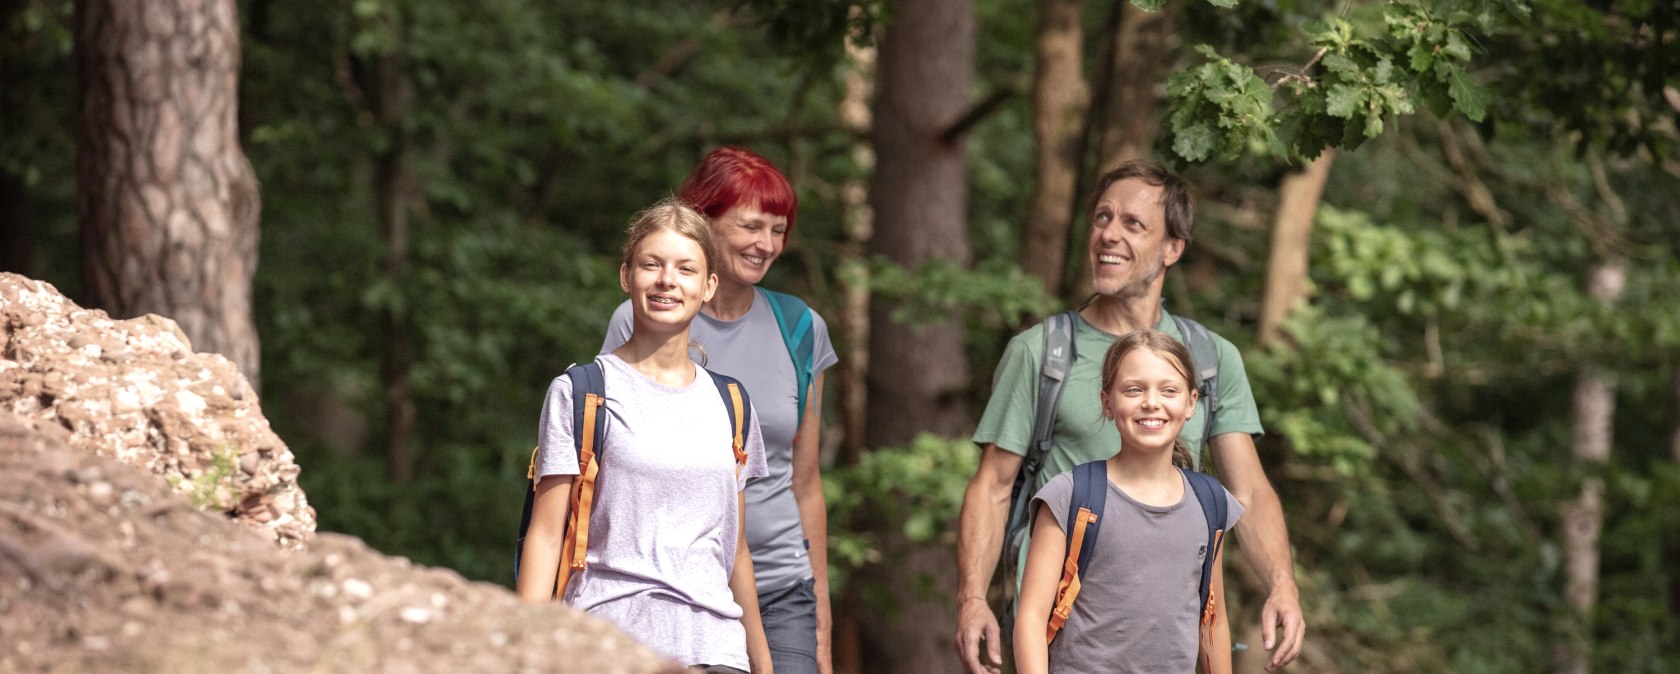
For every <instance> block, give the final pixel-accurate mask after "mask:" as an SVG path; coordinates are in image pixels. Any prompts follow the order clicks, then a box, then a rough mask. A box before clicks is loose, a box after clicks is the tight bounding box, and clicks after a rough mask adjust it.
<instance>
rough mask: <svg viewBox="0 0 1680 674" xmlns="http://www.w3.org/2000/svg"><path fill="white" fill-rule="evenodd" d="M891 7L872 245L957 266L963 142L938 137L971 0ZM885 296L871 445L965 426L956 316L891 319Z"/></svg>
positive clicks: (874, 337)
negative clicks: (916, 320) (907, 321)
mask: <svg viewBox="0 0 1680 674" xmlns="http://www.w3.org/2000/svg"><path fill="white" fill-rule="evenodd" d="M891 17H892V23H891V24H890V25H888V26H887V28H886V29H885V32H884V35H883V36H882V38H881V42H880V65H879V70H878V71H877V80H876V86H877V90H876V99H875V113H874V122H875V125H874V131H875V134H874V139H873V140H874V145H875V158H876V165H875V174H874V177H873V179H872V181H871V183H870V194H869V196H870V199H869V201H870V207H871V209H872V210H873V211H874V215H875V224H874V233H873V236H872V238H871V239H870V242H869V250H870V252H872V253H875V254H878V255H882V256H884V257H886V258H887V259H889V260H891V261H893V262H896V263H898V264H901V265H904V266H905V267H909V268H914V267H916V266H918V265H920V264H921V263H922V262H924V261H927V260H933V259H944V260H950V261H952V262H955V263H957V264H960V265H965V266H966V265H967V264H968V263H969V262H970V250H969V243H968V229H967V222H968V219H967V211H968V171H967V168H968V167H967V150H966V144H965V142H964V141H963V140H962V139H960V138H959V139H956V140H955V141H953V142H946V141H944V140H942V138H941V136H942V135H943V134H944V132H945V130H946V129H947V128H948V127H949V126H950V125H951V124H952V123H953V122H955V121H957V120H958V119H959V118H960V117H961V116H962V115H963V112H964V110H965V108H966V106H967V103H968V94H969V88H970V85H971V83H972V80H973V74H974V27H975V19H974V8H973V6H972V4H971V2H970V1H969V0H923V1H917V2H902V3H895V4H894V5H893V11H892V14H891ZM891 304H892V303H888V302H876V303H875V306H874V307H872V308H871V311H870V324H871V326H872V330H871V334H870V339H869V347H870V348H869V355H870V370H869V419H870V427H869V436H868V445H869V446H870V447H882V446H886V445H893V444H902V443H904V442H906V441H908V440H910V439H911V438H912V437H914V436H915V435H916V433H918V432H921V431H924V430H926V431H929V432H933V433H941V434H946V435H957V434H960V433H962V432H964V431H965V430H967V426H968V423H969V418H968V408H967V405H966V404H965V402H964V396H963V395H962V393H963V392H964V391H965V390H966V388H967V386H968V362H967V357H966V355H965V353H964V347H963V334H962V326H961V325H960V324H959V323H958V322H957V321H955V320H951V319H949V318H932V320H929V321H927V322H925V323H922V324H920V325H914V326H912V325H905V324H902V323H899V322H898V321H896V320H893V319H892V318H891V315H892V309H893V307H892V306H890V305H891ZM921 318H929V317H921Z"/></svg>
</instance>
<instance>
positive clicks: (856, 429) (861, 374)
mask: <svg viewBox="0 0 1680 674" xmlns="http://www.w3.org/2000/svg"><path fill="white" fill-rule="evenodd" d="M846 58H847V60H848V61H850V62H851V66H852V67H851V68H850V69H849V70H847V71H846V75H845V86H846V95H845V98H844V99H843V100H842V101H841V103H840V120H841V123H843V124H845V125H846V127H847V128H849V129H851V130H853V131H856V132H858V135H857V137H859V138H865V137H868V135H869V128H870V127H871V126H872V125H873V120H872V119H871V118H870V113H869V98H870V94H871V93H872V92H873V91H874V89H875V85H874V82H875V48H874V47H863V46H858V45H857V44H855V43H853V42H852V41H851V40H847V41H846ZM852 155H853V157H854V159H855V160H856V161H857V163H858V167H859V168H861V169H863V170H864V171H869V170H870V169H872V168H873V167H874V166H875V153H874V150H873V149H871V148H870V147H869V145H868V144H866V143H856V144H854V145H853V147H852ZM840 212H841V218H842V221H843V222H844V223H845V231H846V243H845V257H844V258H843V259H842V260H841V262H840V265H841V266H842V268H843V269H845V270H846V273H842V274H840V275H839V276H840V284H841V292H842V294H843V295H844V297H845V300H844V301H845V304H844V310H843V313H842V314H841V317H840V338H839V339H838V340H837V343H838V344H839V347H840V349H841V350H842V353H841V356H840V364H839V366H838V367H837V369H838V370H839V377H840V383H839V387H838V390H839V393H840V427H841V437H840V456H839V458H838V461H837V463H839V465H842V466H850V465H853V464H855V463H857V461H858V459H860V458H862V456H863V451H864V441H865V437H864V436H865V435H866V434H867V433H868V429H869V380H868V376H869V349H868V345H869V305H870V302H869V259H868V256H867V255H866V254H865V251H866V250H867V248H868V246H869V240H870V238H871V237H872V236H873V231H874V223H873V221H874V214H873V213H871V212H870V210H869V187H868V186H867V185H866V184H864V183H863V182H862V181H860V180H850V179H848V180H846V181H845V182H844V183H842V184H841V185H840ZM854 280H855V282H854ZM831 559H832V557H831ZM831 601H832V602H833V609H834V610H833V613H834V623H833V635H832V637H831V640H830V644H831V647H832V649H833V658H834V662H833V664H834V671H836V672H840V673H841V674H860V673H861V672H863V671H865V668H864V666H863V633H862V630H861V627H862V624H863V621H864V620H865V619H866V618H865V616H864V615H862V614H863V607H862V606H861V601H860V599H859V593H858V591H857V588H856V587H855V586H854V585H848V586H846V590H845V591H843V592H842V593H840V594H838V595H836V596H834V597H832V598H831Z"/></svg>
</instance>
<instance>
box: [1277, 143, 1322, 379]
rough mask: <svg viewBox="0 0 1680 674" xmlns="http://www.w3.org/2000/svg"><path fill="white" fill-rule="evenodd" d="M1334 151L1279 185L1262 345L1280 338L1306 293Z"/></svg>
mask: <svg viewBox="0 0 1680 674" xmlns="http://www.w3.org/2000/svg"><path fill="white" fill-rule="evenodd" d="M1335 160H1336V151H1335V150H1325V151H1324V153H1323V154H1320V155H1319V156H1318V158H1317V159H1314V160H1312V161H1311V162H1308V163H1307V165H1306V166H1304V167H1302V169H1301V171H1300V172H1298V173H1291V174H1289V175H1288V176H1285V177H1284V179H1283V185H1282V186H1280V187H1279V188H1278V207H1277V215H1276V217H1274V218H1273V220H1272V245H1271V247H1270V248H1269V249H1268V253H1267V255H1268V257H1269V258H1270V259H1268V260H1267V262H1266V291H1265V297H1264V299H1263V300H1262V301H1261V303H1260V345H1261V346H1270V345H1272V344H1273V343H1275V342H1276V340H1277V334H1278V327H1279V326H1280V325H1282V324H1283V319H1284V317H1286V316H1288V315H1289V311H1290V310H1291V309H1293V308H1294V307H1295V303H1296V302H1299V301H1301V300H1302V299H1305V298H1306V295H1307V258H1308V254H1309V253H1310V252H1311V249H1312V245H1311V244H1312V226H1313V217H1314V215H1315V214H1317V213H1318V200H1319V197H1321V196H1323V194H1324V182H1325V181H1326V180H1328V179H1329V177H1330V164H1331V162H1333V161H1335Z"/></svg>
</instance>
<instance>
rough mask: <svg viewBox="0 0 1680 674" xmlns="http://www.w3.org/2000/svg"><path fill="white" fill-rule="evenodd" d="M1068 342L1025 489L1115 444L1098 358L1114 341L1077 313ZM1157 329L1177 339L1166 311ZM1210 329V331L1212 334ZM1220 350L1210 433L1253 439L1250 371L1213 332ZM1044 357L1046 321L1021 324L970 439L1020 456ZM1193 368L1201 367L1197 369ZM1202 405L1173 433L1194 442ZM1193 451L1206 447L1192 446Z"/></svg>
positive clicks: (1256, 419) (1256, 416)
mask: <svg viewBox="0 0 1680 674" xmlns="http://www.w3.org/2000/svg"><path fill="white" fill-rule="evenodd" d="M1073 324H1074V326H1073V340H1074V344H1075V346H1076V349H1077V354H1076V355H1075V358H1074V361H1073V366H1072V367H1071V368H1069V372H1068V378H1067V384H1066V386H1065V387H1064V388H1063V389H1062V397H1061V400H1059V401H1057V403H1056V424H1055V428H1054V429H1053V430H1052V432H1051V436H1050V454H1049V456H1048V457H1046V459H1045V464H1044V470H1042V471H1040V472H1039V474H1038V479H1037V480H1036V481H1035V482H1034V484H1032V485H1029V486H1030V489H1029V490H1028V492H1027V493H1029V494H1030V493H1037V492H1038V490H1039V489H1040V488H1041V487H1043V486H1044V483H1046V482H1049V481H1050V478H1052V477H1055V476H1056V475H1059V474H1061V473H1063V472H1066V471H1069V470H1073V468H1074V467H1075V466H1078V465H1079V464H1082V463H1086V462H1088V461H1096V460H1099V459H1106V458H1108V457H1110V456H1114V454H1115V452H1117V451H1119V449H1120V431H1119V430H1117V429H1115V427H1114V422H1112V421H1109V420H1107V419H1104V418H1103V416H1102V395H1101V391H1102V361H1103V355H1104V354H1105V353H1107V352H1108V347H1109V345H1110V344H1113V343H1114V340H1115V339H1117V336H1116V335H1111V334H1108V333H1106V332H1103V331H1101V330H1098V329H1097V328H1096V327H1094V326H1092V325H1091V324H1090V323H1088V322H1086V320H1085V318H1084V317H1083V316H1081V317H1079V318H1077V319H1076V320H1074V322H1073ZM1155 329H1156V330H1159V331H1161V332H1165V333H1167V334H1168V335H1171V336H1172V337H1174V338H1175V339H1178V340H1180V341H1182V340H1183V339H1184V336H1183V335H1181V334H1179V332H1178V324H1177V323H1175V322H1174V321H1173V320H1172V316H1170V315H1168V314H1167V312H1166V310H1165V309H1162V311H1161V321H1160V322H1159V323H1157V324H1156V325H1155ZM1209 334H1212V333H1211V332H1210V333H1209ZM1213 341H1214V344H1215V346H1216V347H1217V348H1218V349H1219V413H1218V414H1217V415H1215V418H1214V420H1213V432H1212V433H1211V434H1209V437H1210V438H1211V437H1213V436H1216V435H1223V434H1225V433H1248V434H1250V435H1254V436H1259V435H1260V434H1261V433H1262V432H1263V431H1262V430H1261V428H1260V413H1259V411H1258V410H1256V409H1255V407H1254V392H1253V391H1252V390H1250V389H1249V388H1248V371H1247V370H1245V369H1244V368H1243V361H1242V354H1240V353H1238V352H1237V347H1236V346H1234V345H1232V344H1231V342H1230V341H1228V340H1226V339H1225V338H1224V337H1220V336H1219V335H1213ZM1043 362H1044V324H1043V323H1039V324H1038V325H1035V326H1033V327H1031V328H1027V329H1026V330H1025V331H1023V332H1022V333H1021V334H1018V335H1016V336H1015V338H1014V339H1011V340H1009V346H1008V347H1006V348H1005V349H1004V351H1003V359H1002V360H1001V361H1000V362H999V363H998V368H997V372H996V373H995V374H994V375H993V376H992V398H991V400H990V401H988V402H987V403H986V413H985V414H984V415H982V416H981V417H980V425H979V427H978V428H976V429H975V430H974V442H975V444H980V445H984V444H986V443H993V444H996V445H997V446H998V447H1001V448H1003V449H1004V451H1007V452H1011V453H1014V454H1020V455H1025V454H1026V453H1027V445H1028V444H1029V443H1031V441H1032V428H1033V417H1034V416H1035V414H1036V410H1037V408H1038V380H1039V368H1040V367H1041V365H1042V364H1043ZM1198 367H1199V366H1198ZM1206 411H1207V408H1206V406H1204V405H1202V404H1200V401H1198V404H1197V405H1196V412H1195V414H1193V415H1191V417H1190V421H1189V422H1187V423H1185V424H1184V429H1183V430H1181V431H1179V437H1181V438H1184V440H1185V441H1186V442H1189V443H1190V444H1192V445H1194V444H1195V443H1196V442H1197V441H1199V440H1200V439H1201V437H1202V425H1203V424H1205V423H1207V414H1206ZM1196 451H1197V452H1203V451H1206V449H1205V448H1196Z"/></svg>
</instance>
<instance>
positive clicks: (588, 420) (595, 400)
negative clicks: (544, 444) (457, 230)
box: [513, 361, 752, 597]
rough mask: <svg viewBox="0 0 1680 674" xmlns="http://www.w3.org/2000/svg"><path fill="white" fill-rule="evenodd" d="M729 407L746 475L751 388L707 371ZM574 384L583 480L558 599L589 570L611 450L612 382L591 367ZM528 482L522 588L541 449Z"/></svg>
mask: <svg viewBox="0 0 1680 674" xmlns="http://www.w3.org/2000/svg"><path fill="white" fill-rule="evenodd" d="M707 372H708V373H710V374H711V376H712V383H714V384H716V385H717V389H718V395H720V396H722V397H723V407H724V409H725V410H726V411H727V412H728V413H729V426H730V428H731V429H733V430H734V433H733V436H732V438H731V440H730V443H731V445H733V447H734V451H735V472H736V473H737V474H739V473H740V471H741V468H742V467H743V466H745V465H746V463H747V450H746V447H747V445H746V432H747V431H746V429H747V428H750V425H749V424H748V423H747V422H748V421H751V419H752V405H751V404H749V403H750V399H749V398H748V397H747V388H746V387H745V386H742V385H741V382H739V381H736V380H735V379H734V378H732V377H728V376H725V375H721V374H718V373H716V372H712V371H711V370H707ZM563 376H565V377H569V378H571V380H572V430H573V432H572V439H573V442H574V446H575V447H576V449H577V452H578V475H577V478H576V479H575V480H574V481H573V482H572V492H571V506H570V507H569V508H568V509H567V516H566V534H565V542H564V543H563V544H562V545H561V548H560V572H559V573H558V574H557V575H556V576H555V582H554V596H556V597H558V596H561V595H562V594H564V593H565V591H566V584H567V583H568V582H569V581H570V580H571V576H572V573H573V572H574V571H581V570H583V567H584V553H585V552H587V551H588V549H589V513H590V511H591V510H592V509H593V507H594V504H595V480H596V478H597V477H599V475H600V469H601V455H600V451H603V450H605V448H606V446H607V444H606V443H607V425H606V423H605V422H604V420H602V419H599V412H600V409H601V408H602V407H603V406H604V405H606V402H607V387H606V381H605V379H604V378H603V377H602V373H601V365H600V363H597V362H595V361H590V362H588V363H584V364H582V365H573V366H571V367H569V368H566V373H565V375H563ZM525 479H527V480H531V488H530V489H528V490H526V491H525V510H524V512H523V513H521V514H520V516H519V538H518V540H517V541H516V542H515V543H514V547H513V580H514V583H515V584H516V585H517V584H518V582H519V562H520V557H521V556H523V553H524V550H525V534H526V533H527V532H528V531H530V529H531V508H532V507H533V506H534V505H536V494H537V482H536V479H537V449H536V448H533V449H532V450H531V463H530V466H529V467H527V468H526V469H525Z"/></svg>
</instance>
